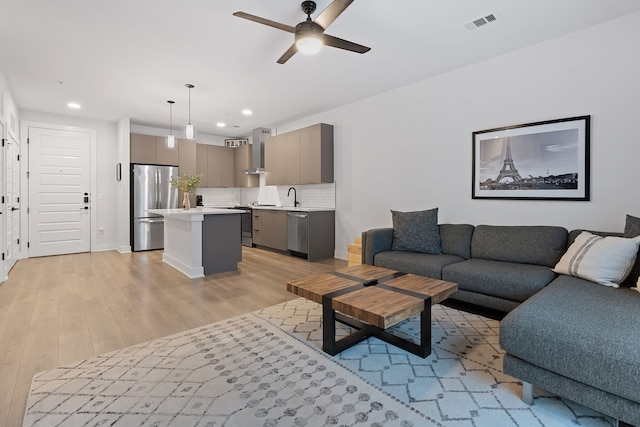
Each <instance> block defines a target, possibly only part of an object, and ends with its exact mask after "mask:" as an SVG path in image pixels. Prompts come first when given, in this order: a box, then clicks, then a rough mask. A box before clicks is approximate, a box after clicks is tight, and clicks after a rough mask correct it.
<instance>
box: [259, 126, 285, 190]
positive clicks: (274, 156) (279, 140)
mask: <svg viewBox="0 0 640 427" xmlns="http://www.w3.org/2000/svg"><path fill="white" fill-rule="evenodd" d="M285 135H286V134H282V135H276V136H271V137H268V138H267V140H266V141H265V143H264V169H265V184H266V185H285V184H286V183H287V182H286V181H287V169H286V168H287V164H286V162H287V140H286V137H285Z"/></svg>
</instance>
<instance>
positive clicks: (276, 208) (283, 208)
mask: <svg viewBox="0 0 640 427" xmlns="http://www.w3.org/2000/svg"><path fill="white" fill-rule="evenodd" d="M251 208H252V209H268V210H274V211H293V212H320V211H335V209H333V208H308V207H305V206H298V207H295V208H294V207H293V206H251Z"/></svg>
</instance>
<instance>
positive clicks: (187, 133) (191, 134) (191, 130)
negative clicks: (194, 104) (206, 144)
mask: <svg viewBox="0 0 640 427" xmlns="http://www.w3.org/2000/svg"><path fill="white" fill-rule="evenodd" d="M185 86H186V87H187V89H189V123H187V125H186V126H185V127H184V137H185V138H186V139H196V128H195V127H194V126H193V125H192V124H191V89H193V88H194V87H195V86H193V85H192V84H189V83H187V84H186V85H185Z"/></svg>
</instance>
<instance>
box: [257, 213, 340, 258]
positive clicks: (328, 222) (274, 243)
mask: <svg viewBox="0 0 640 427" xmlns="http://www.w3.org/2000/svg"><path fill="white" fill-rule="evenodd" d="M288 213H289V212H288V211H286V210H271V209H254V210H253V243H254V244H255V245H257V246H262V247H266V248H271V249H277V250H279V251H289V253H291V254H295V255H298V256H303V257H305V258H307V260H308V261H319V260H322V259H327V258H333V256H334V251H335V229H336V224H335V212H334V211H333V210H330V211H311V212H302V211H296V212H293V211H292V212H291V213H292V214H293V215H288Z"/></svg>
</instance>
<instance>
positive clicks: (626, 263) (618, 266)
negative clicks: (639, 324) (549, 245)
mask: <svg viewBox="0 0 640 427" xmlns="http://www.w3.org/2000/svg"><path fill="white" fill-rule="evenodd" d="M639 245H640V236H638V237H634V238H633V239H627V238H624V237H613V236H607V237H602V236H596V235H594V234H591V233H589V232H587V231H583V232H582V233H580V234H579V235H578V237H576V240H575V241H574V242H573V243H572V244H571V246H569V249H567V252H565V254H564V255H562V258H560V261H558V263H557V264H556V266H555V268H554V269H553V271H555V272H556V273H560V274H568V275H570V276H576V277H580V278H582V279H586V280H591V281H592V282H596V283H599V284H601V285H605V286H613V287H614V288H617V287H618V285H619V284H620V283H622V281H623V280H624V279H625V278H626V277H627V276H628V275H629V273H630V272H631V269H632V268H633V264H634V263H635V261H636V256H637V254H638V246H639Z"/></svg>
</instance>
